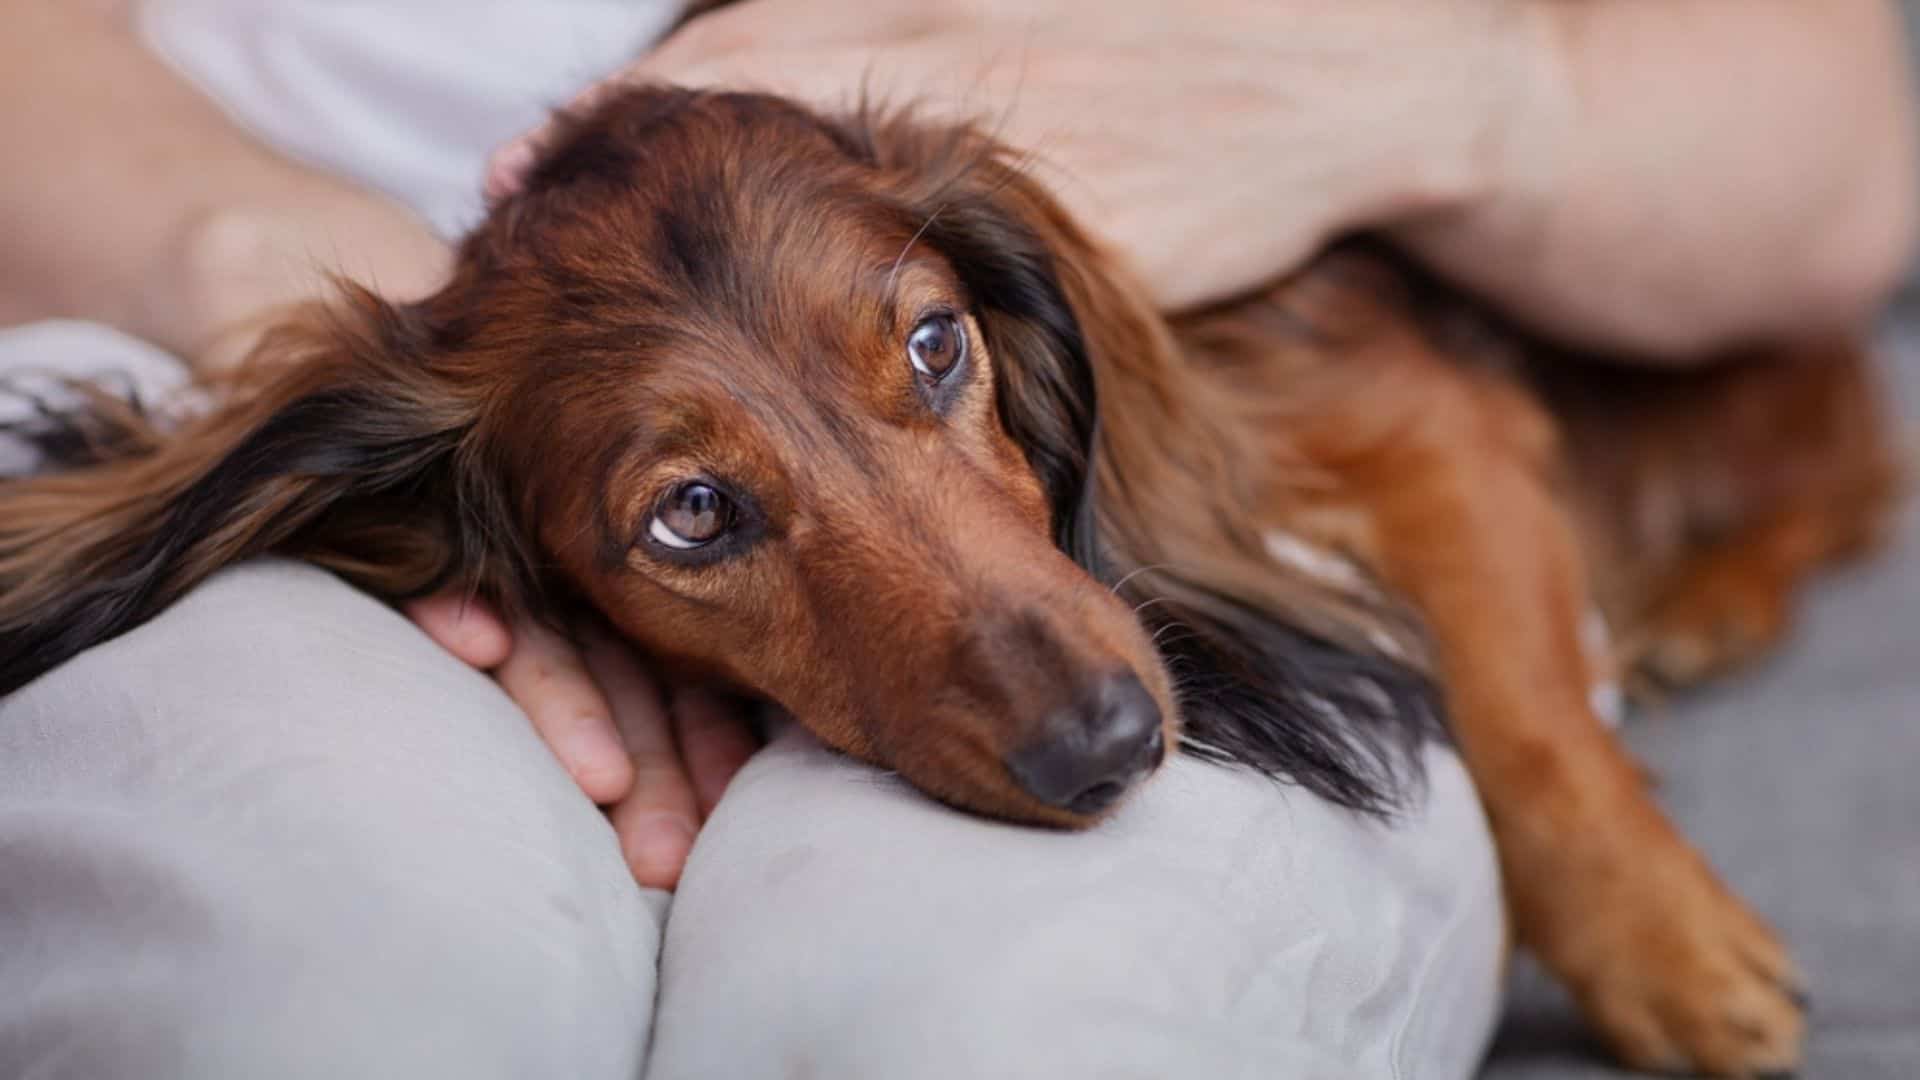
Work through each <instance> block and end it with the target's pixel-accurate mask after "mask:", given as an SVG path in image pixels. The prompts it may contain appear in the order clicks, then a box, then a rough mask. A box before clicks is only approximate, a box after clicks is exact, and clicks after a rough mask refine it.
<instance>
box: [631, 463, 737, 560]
mask: <svg viewBox="0 0 1920 1080" xmlns="http://www.w3.org/2000/svg"><path fill="white" fill-rule="evenodd" d="M733 517H734V514H733V502H732V501H731V500H729V499H728V498H727V497H726V496H725V495H723V494H721V493H720V491H719V490H718V489H716V488H714V487H713V486H712V485H710V484H703V483H700V482H699V481H697V480H695V481H691V482H689V483H685V484H681V485H680V486H679V487H677V488H674V489H673V490H672V491H671V492H668V493H667V497H666V498H665V499H663V500H661V503H660V506H659V508H658V509H656V510H655V511H654V512H653V522H652V523H651V524H649V525H648V526H647V535H648V536H651V537H653V539H654V541H655V542H656V543H659V544H660V545H662V546H664V547H670V548H674V549H675V550H678V551H687V550H691V549H693V548H697V547H701V546H703V545H706V544H710V543H712V542H713V541H715V540H718V539H719V538H720V537H721V536H722V535H724V534H725V533H726V531H727V530H728V529H730V528H732V527H733Z"/></svg>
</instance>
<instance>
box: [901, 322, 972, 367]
mask: <svg viewBox="0 0 1920 1080" xmlns="http://www.w3.org/2000/svg"><path fill="white" fill-rule="evenodd" d="M966 354H967V331H966V328H965V327H963V326H961V325H960V320H959V319H957V318H954V317H953V316H952V315H929V316H927V317H926V318H924V319H921V320H920V322H919V323H918V324H916V325H915V326H914V328H913V333H911V334H908V335H907V359H908V360H910V361H912V363H913V370H915V371H917V372H919V373H920V374H922V375H924V376H926V377H927V378H929V379H931V380H933V381H934V382H939V381H940V380H941V379H944V378H946V377H947V375H948V374H950V373H951V372H952V371H953V369H954V368H956V367H958V366H959V365H960V360H961V358H962V357H964V356H966Z"/></svg>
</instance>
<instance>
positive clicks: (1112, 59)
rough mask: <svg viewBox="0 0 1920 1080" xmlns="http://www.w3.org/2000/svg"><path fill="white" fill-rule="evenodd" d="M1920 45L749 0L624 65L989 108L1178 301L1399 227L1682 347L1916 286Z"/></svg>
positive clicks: (1799, 325)
mask: <svg viewBox="0 0 1920 1080" xmlns="http://www.w3.org/2000/svg"><path fill="white" fill-rule="evenodd" d="M1900 35H1901V28H1900V26H1899V18H1898V13H1897V12H1896V11H1895V9H1894V8H1893V7H1892V5H1891V3H1890V2H1889V0H1340V2H1338V3H1325V2H1321V0H1263V2H1252V0H1180V2H1178V3H1176V2H1173V0H1164V2H1161V3H1142V4H1128V5H1106V6H1103V7H1099V8H1098V9H1097V10H1095V9H1091V8H1089V7H1087V6H1086V5H1083V4H1078V3H1074V2H1072V0H1021V2H1018V3H1015V2H1013V0H983V2H978V3H968V4H941V5H930V4H926V3H924V2H923V0H870V2H869V3H865V4H861V5H857V6H856V5H825V6H823V5H820V4H818V3H816V2H814V0H742V2H740V3H737V4H734V5H731V6H729V7H727V8H724V9H722V10H719V11H716V12H713V13H711V14H707V15H703V16H701V17H699V18H697V19H695V20H693V21H692V22H691V23H689V24H688V25H687V26H686V28H685V29H683V30H682V31H680V32H679V33H678V34H676V35H675V36H674V37H672V38H670V39H669V40H668V41H667V42H666V43H665V44H664V45H663V46H662V47H661V48H660V49H658V50H657V51H656V52H654V53H653V54H651V55H649V56H645V57H642V58H641V59H640V60H638V61H636V62H635V63H634V64H633V65H632V66H631V67H630V68H629V69H628V70H627V71H626V72H624V73H623V74H622V75H620V76H617V77H616V80H666V81H673V82H684V83H690V84H696V85H698V84H708V85H714V84H718V85H729V86H741V87H747V88H765V89H771V90H775V91H779V92H784V93H788V94H792V95H796V96H798V97H800V98H802V99H805V100H810V101H813V102H815V103H818V104H822V105H825V106H828V107H839V106H845V105H847V104H848V103H850V102H852V101H854V100H856V99H857V98H858V97H859V96H860V94H861V92H862V91H863V90H865V91H871V92H872V93H873V94H874V95H876V96H878V97H880V98H881V99H882V100H889V101H896V102H898V101H912V100H919V101H923V102H925V103H926V104H927V105H928V107H930V108H932V109H935V110H938V111H943V112H958V113H962V114H968V113H971V114H975V115H983V116H985V117H986V118H987V120H988V121H989V122H990V123H991V124H992V125H993V126H994V127H995V128H996V130H998V131H1000V132H1001V133H1002V135H1003V136H1004V137H1005V138H1006V139H1007V140H1008V141H1010V142H1011V143H1012V144H1013V145H1015V146H1016V147H1019V148H1021V149H1024V150H1028V151H1032V152H1034V154H1035V155H1036V159H1037V160H1038V161H1040V162H1042V163H1044V164H1045V165H1048V166H1051V167H1052V172H1050V173H1048V174H1047V175H1048V176H1049V178H1050V179H1052V180H1053V181H1054V182H1055V186H1056V188H1057V189H1058V191H1059V192H1060V194H1061V195H1062V197H1063V198H1064V199H1065V200H1066V201H1067V203H1068V204H1069V207H1070V208H1071V209H1072V210H1074V211H1075V212H1076V213H1077V214H1078V215H1079V216H1080V217H1081V218H1082V220H1084V221H1085V222H1087V223H1088V224H1089V225H1091V226H1092V227H1093V228H1095V229H1096V230H1097V231H1099V232H1100V233H1102V234H1103V235H1104V236H1105V237H1106V238H1107V239H1108V240H1110V241H1111V242H1112V243H1113V244H1114V245H1115V246H1116V247H1117V248H1118V249H1119V250H1120V251H1121V252H1122V253H1124V254H1125V255H1127V256H1128V257H1130V258H1131V260H1132V261H1133V262H1134V263H1135V265H1136V266H1137V267H1138V269H1139V270H1140V271H1141V272H1142V273H1143V274H1144V275H1145V276H1146V278H1147V281H1148V283H1149V284H1150V285H1151V286H1152V287H1153V288H1154V289H1155V290H1156V292H1157V294H1158V295H1159V297H1160V298H1161V299H1162V301H1163V302H1164V303H1165V304H1166V305H1167V306H1169V307H1174V308H1178V307H1185V306H1190V305H1195V304H1199V303H1203V302H1206V301H1210V300H1216V299H1221V298H1224V297H1226V296H1228V295H1231V294H1233V293H1234V292H1237V291H1240V290H1243V289H1247V288H1251V287H1253V286H1255V285H1258V284H1260V283H1261V282H1262V281H1264V280H1266V279H1269V278H1271V277H1273V276H1275V275H1277V274H1279V273H1281V272H1283V271H1284V270H1286V269H1289V268H1291V267H1292V266H1294V265H1296V264H1297V263H1298V262H1300V261H1301V260H1303V259H1305V258H1306V257H1308V256H1309V255H1311V254H1312V253H1313V252H1314V251H1315V250H1316V249H1317V248H1318V247H1319V246H1320V245H1322V244H1323V243H1325V242H1326V241H1327V240H1328V239H1329V238H1331V237H1333V236H1335V235H1338V234H1339V233H1342V232H1346V231H1351V230H1356V229H1375V230H1381V231H1385V232H1387V233H1389V234H1391V235H1394V236H1396V237H1397V238H1398V239H1399V240H1400V241H1401V242H1402V243H1403V244H1405V245H1406V246H1408V247H1410V248H1412V249H1413V250H1414V251H1415V252H1416V253H1418V254H1420V255H1422V256H1423V257H1424V258H1425V259H1427V260H1428V261H1430V262H1432V263H1433V264H1435V265H1436V266H1437V267H1438V268H1439V269H1440V270H1442V271H1443V272H1444V273H1446V274H1448V275H1450V276H1451V277H1452V278H1454V279H1455V280H1457V281H1458V282H1460V283H1461V284H1463V285H1465V286H1467V287H1469V288H1472V289H1474V290H1477V291H1479V292H1481V293H1483V294H1484V295H1486V296H1487V297H1488V298H1490V299H1491V300H1492V301H1494V302H1495V303H1496V304H1498V305H1499V306H1501V307H1503V308H1504V309H1506V310H1507V311H1508V312H1509V313H1511V314H1512V315H1513V316H1515V317H1516V318H1519V319H1521V320H1523V321H1526V322H1528V323H1530V324H1532V325H1534V326H1536V327H1538V328H1540V329H1542V330H1544V331H1547V332H1549V333H1554V334H1558V335H1559V336H1562V337H1564V338H1566V339H1569V340H1573V341H1576V342H1579V343H1584V344H1588V345H1594V346H1602V347H1611V348H1616V349H1620V350H1625V351H1631V352H1638V353H1645V354H1654V355H1683V354H1689V353H1694V352H1697V351H1700V350H1704V349H1707V348H1711V347H1714V346H1718V345H1723V344H1727V343H1731V342H1737V341H1740V340H1743V339H1747V338H1751V337H1757V336H1762V335H1768V334H1774V333H1780V332H1792V331H1808V330H1813V329H1820V328H1824V327H1828V326H1833V325H1839V324H1843V323H1848V322H1851V321H1857V320H1859V319H1861V318H1863V317H1864V316H1865V315H1866V314H1867V313H1868V312H1869V311H1870V310H1871V309H1872V307H1873V306H1874V304H1875V303H1877V302H1878V301H1879V300H1880V299H1881V298H1882V297H1884V296H1885V295H1886V294H1887V293H1888V292H1889V290H1890V289H1891V288H1892V287H1893V285H1894V284H1895V283H1896V282H1897V281H1898V278H1899V274H1900V270H1901V268H1902V266H1903V265H1904V264H1905V262H1906V259H1907V255H1908V252H1909V251H1910V249H1911V247H1912V245H1913V235H1914V220H1915V213H1916V200H1920V193H1917V192H1916V181H1915V166H1914V129H1913V114H1912V105H1911V93H1910V90H1909V87H1908V86H1907V82H1906V79H1907V73H1906V70H1905V67H1906V65H1905V60H1904V56H1903V54H1902V52H1901V47H1900V40H1901V37H1900ZM539 138H540V133H539V132H534V133H531V134H530V135H529V136H527V137H524V138H523V139H522V140H518V141H516V142H515V143H514V144H510V145H509V146H508V147H505V148H503V149H502V150H501V152H500V153H499V154H497V155H496V157H495V162H494V167H493V169H492V175H491V178H490V183H491V186H492V187H493V188H494V189H495V190H500V189H503V188H510V187H512V186H513V185H514V184H515V183H516V182H517V177H518V176H519V175H520V174H521V173H522V172H523V171H524V169H525V167H526V164H527V162H528V161H529V159H530V155H531V153H532V147H533V146H534V145H537V143H538V140H539Z"/></svg>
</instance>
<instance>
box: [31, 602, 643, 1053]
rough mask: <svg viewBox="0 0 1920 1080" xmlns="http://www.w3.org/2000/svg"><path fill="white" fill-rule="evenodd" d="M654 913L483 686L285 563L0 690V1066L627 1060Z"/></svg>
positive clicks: (407, 629) (515, 717)
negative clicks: (13, 688) (15, 687)
mask: <svg viewBox="0 0 1920 1080" xmlns="http://www.w3.org/2000/svg"><path fill="white" fill-rule="evenodd" d="M664 899H665V898H664V896H663V895H661V894H654V895H651V896H649V895H645V894H643V893H642V892H641V891H640V890H639V889H638V888H637V887H635V886H634V884H633V881H632V879H631V878H630V877H629V876H628V875H627V873H626V868H625V866H624V864H623V863H622V862H621V859H620V856H619V853H618V848H617V845H616V843H615V841H614V838H613V834H612V830H611V829H610V828H609V827H608V826H607V824H606V821H605V819H604V818H602V817H601V816H600V815H599V814H597V813H595V811H594V809H593V807H591V806H590V805H588V804H587V802H586V801H585V800H584V799H582V798H581V797H580V795H579V792H578V791H577V790H576V789H575V787H574V784H573V782H572V780H571V779H570V778H569V777H568V776H567V775H566V774H565V773H564V772H563V771H562V770H561V769H560V767H559V765H558V764H556V763H555V762H554V761H553V759H552V757H551V756H550V755H548V754H547V752H546V750H545V748H544V747H543V746H541V745H540V743H539V742H538V740H537V739H536V738H535V737H534V734H533V732H532V730H531V728H530V726H529V725H528V723H527V721H526V719H525V717H524V716H522V715H521V714H520V712H519V710H518V709H516V708H515V707H514V706H513V705H512V704H511V703H510V702H508V701H507V700H506V698H505V697H504V696H503V695H502V694H501V693H500V692H499V691H498V690H497V689H496V688H495V687H494V686H493V685H492V683H491V682H489V681H488V680H487V679H486V678H485V677H483V676H481V675H479V674H476V673H475V672H473V671H471V670H469V669H467V668H465V667H464V666H463V665H461V664H459V663H458V662H456V661H454V660H453V659H452V658H451V657H448V656H446V655H444V654H443V653H441V652H440V651H439V650H438V649H437V648H436V647H435V646H434V645H433V644H432V643H431V642H429V641H428V640H427V639H426V638H425V637H424V636H423V635H421V634H420V633H419V632H418V631H416V630H414V629H413V628H412V627H411V626H409V625H408V624H406V623H405V622H404V621H403V620H402V619H401V618H400V617H399V616H398V615H396V614H395V613H393V612H392V611H390V610H388V609H387V608H385V607H383V606H382V605H380V604H378V603H376V602H374V601H372V600H370V599H368V598H366V597H365V596H362V595H361V594H359V593H356V592H354V591H353V590H351V589H348V588H347V587H346V586H344V585H342V584H340V583H339V582H338V581H336V580H335V579H333V578H332V577H330V576H328V575H326V574H324V573H321V572H320V571H318V570H315V569H312V568H310V567H301V566H293V565H287V564H280V565H274V564H262V565H255V566H247V567H241V568H239V569H236V570H233V571H230V572H228V573H226V574H223V575H221V576H219V577H218V578H216V579H215V580H213V581H212V582H210V583H209V584H207V585H206V586H204V587H202V588H200V589H199V590H197V591H196V592H194V593H193V594H192V595H190V596H189V597H188V598H187V599H186V600H184V601H183V602H181V603H180V604H179V605H178V606H177V607H175V608H174V609H173V610H171V611H170V612H168V613H167V614H165V615H163V616H162V617H160V618H159V619H157V620H155V621H154V622H152V623H149V624H148V625H146V626H145V627H143V628H141V629H138V630H135V631H133V632H132V633H129V634H127V635H125V636H123V637H121V638H119V639H118V640H115V641H112V642H109V643H107V644H105V645H102V646H100V647H98V648H95V649H93V650H91V651H89V652H87V653H85V654H84V655H82V656H81V657H79V658H78V659H76V660H74V661H72V662H71V663H68V664H66V665H64V666H63V667H61V668H59V669H57V670H56V671H54V672H53V673H51V674H50V675H48V676H46V677H43V678H42V679H40V680H37V681H36V682H34V683H33V684H31V685H29V686H28V687H27V688H26V689H24V690H21V691H20V692H18V693H16V694H14V695H12V696H10V697H8V698H5V699H0V1075H3V1076H8V1077H35V1078H67V1077H71V1078H74V1080H100V1078H110V1077H127V1078H135V1077H138V1078H142V1080H168V1078H175V1077H178V1078H182V1080H185V1078H194V1080H200V1078H214V1077H232V1078H243V1077H289V1078H297V1077H312V1078H315V1080H321V1078H327V1080H332V1078H338V1077H370V1078H371V1077H394V1078H396V1080H398V1078H408V1080H413V1078H419V1077H439V1076H444V1077H459V1078H462V1080H468V1078H487V1077H502V1078H505V1077H570V1078H574V1077H579V1078H584V1077H631V1076H635V1075H637V1072H638V1069H639V1066H640V1061H641V1058H642V1055H643V1054H644V1053H645V1040H646V1032H647V1017H648V1013H649V1010H650V1009H651V1008H652V1003H653V990H654V970H653V957H654V950H655V949H656V947H657V944H658V941H659V926H660V922H661V919H662V918H663V916H664V907H665V903H664Z"/></svg>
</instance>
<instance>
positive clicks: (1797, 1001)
mask: <svg viewBox="0 0 1920 1080" xmlns="http://www.w3.org/2000/svg"><path fill="white" fill-rule="evenodd" d="M1687 876H1688V877H1691V878H1692V879H1693V880H1690V881H1681V882H1671V881H1662V882H1660V883H1659V884H1658V887H1657V888H1650V889H1647V890H1645V891H1641V892H1638V893H1637V900H1636V901H1628V902H1626V903H1623V904H1618V905H1615V906H1613V907H1612V909H1611V910H1605V911H1603V910H1595V911H1593V912H1591V917H1592V918H1593V919H1594V920H1596V921H1597V922H1598V923H1600V924H1601V925H1600V926H1595V927H1590V929H1593V930H1598V931H1600V933H1599V934H1598V936H1597V937H1595V938H1593V939H1590V941H1589V944H1590V945H1595V946H1597V948H1593V949H1592V950H1591V951H1589V952H1586V953H1585V956H1584V958H1583V960H1582V961H1581V962H1578V963H1576V964H1572V965H1569V966H1568V967H1567V968H1564V969H1563V970H1562V974H1563V976H1564V977H1565V978H1566V979H1567V982H1568V984H1569V985H1570V986H1571V988H1572V989H1573V991H1574V994H1575V996H1576V997H1577V998H1578V1000H1579V1001H1580V1004H1581V1007H1582V1010H1583V1011H1584V1012H1585V1013H1586V1015H1587V1018H1588V1020H1589V1021H1590V1022H1592V1023H1593V1024H1594V1026H1595V1027H1597V1028H1598V1029H1599V1030H1600V1032H1601V1033H1602V1034H1603V1035H1604V1036H1605V1037H1606V1039H1607V1041H1608V1042H1609V1043H1610V1044H1611V1046H1612V1047H1613V1049H1614V1051H1615V1053H1617V1054H1618V1055H1619V1056H1620V1057H1621V1059H1622V1060H1624V1061H1625V1062H1627V1063H1628V1064H1630V1065H1633V1066H1635V1067H1636V1068H1641V1069H1648V1070H1653V1071H1659V1072H1695V1073H1704V1074H1706V1075H1709V1076H1724V1077H1750V1078H1759V1077H1767V1076H1780V1075H1786V1074H1790V1073H1791V1072H1792V1071H1793V1070H1794V1068H1795V1067H1796V1066H1797V1065H1798V1064H1799V1062H1800V1043H1801V1038H1802V1036H1803V1034H1804V1032H1805V1028H1806V1020H1805V1016H1804V1013H1803V1009H1804V1007H1805V1003H1806V997H1805V991H1804V989H1803V984H1802V982H1801V980H1800V976H1799V975H1798V973H1797V971H1796V970H1795V968H1794V965H1793V961H1792V959H1791V958H1790V957H1789V956H1788V954H1787V950H1786V947H1785V946H1784V945H1782V944H1781V943H1780V940H1779V939H1778V938H1777V937H1775V936H1774V934H1773V932H1772V931H1771V930H1769V929H1768V928H1767V926H1766V925H1765V924H1764V923H1762V922H1761V921H1760V919H1759V918H1758V917H1757V916H1756V915H1754V914H1753V913H1752V912H1751V911H1749V910H1748V909H1747V907H1746V905H1744V904H1742V903H1741V902H1740V900H1739V899H1738V898H1736V897H1734V896H1733V895H1731V894H1730V893H1728V892H1727V891H1726V890H1725V889H1724V888H1723V887H1721V885H1720V884H1719V883H1718V882H1717V881H1715V880H1714V879H1713V878H1712V876H1711V875H1710V874H1709V873H1707V871H1706V870H1705V868H1704V867H1701V868H1700V870H1699V872H1698V873H1697V874H1690V875H1687Z"/></svg>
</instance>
